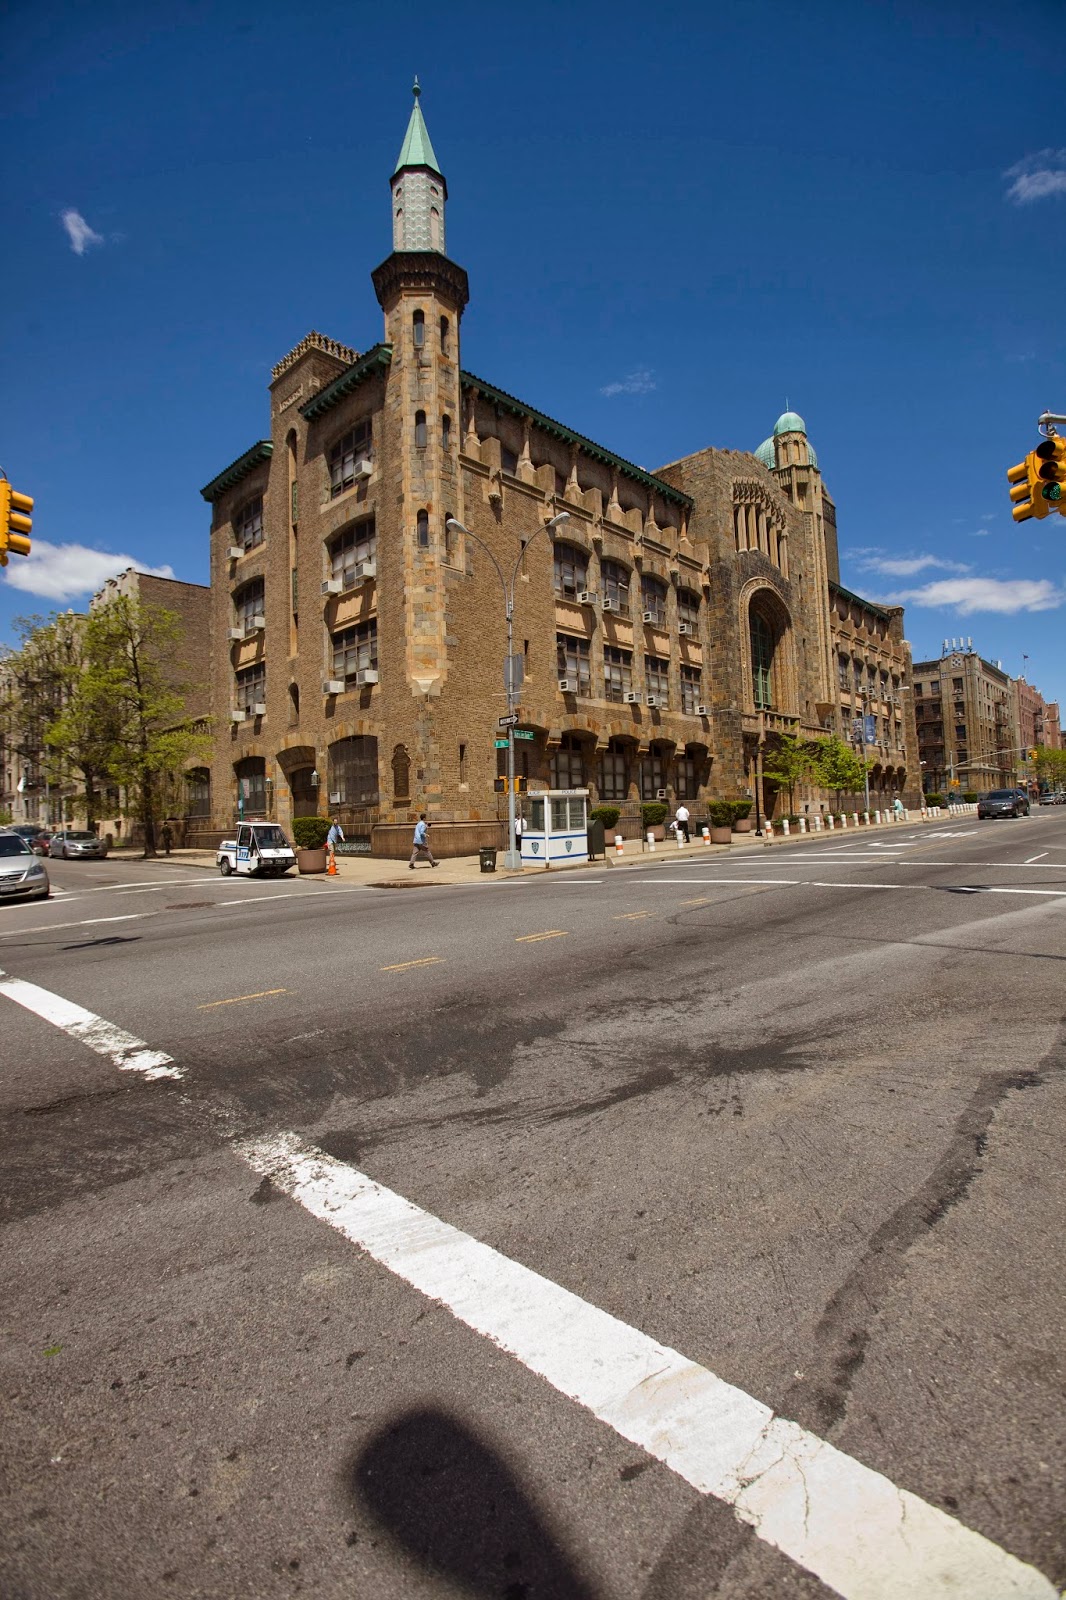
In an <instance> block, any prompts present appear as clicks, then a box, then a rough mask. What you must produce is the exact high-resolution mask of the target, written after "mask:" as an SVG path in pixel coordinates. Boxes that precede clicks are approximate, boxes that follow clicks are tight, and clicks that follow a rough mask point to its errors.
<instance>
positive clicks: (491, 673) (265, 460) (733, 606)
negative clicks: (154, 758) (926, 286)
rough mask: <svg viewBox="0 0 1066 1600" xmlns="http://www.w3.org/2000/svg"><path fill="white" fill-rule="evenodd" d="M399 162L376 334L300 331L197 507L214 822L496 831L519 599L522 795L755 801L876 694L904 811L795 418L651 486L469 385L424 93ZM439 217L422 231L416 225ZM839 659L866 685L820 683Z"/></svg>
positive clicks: (872, 672) (908, 759) (667, 470)
mask: <svg viewBox="0 0 1066 1600" xmlns="http://www.w3.org/2000/svg"><path fill="white" fill-rule="evenodd" d="M416 118H417V121H418V126H416V122H415V119H416ZM404 149H405V151H410V152H411V155H412V164H411V165H405V164H404V160H403V158H402V157H401V162H400V164H399V165H398V167H397V171H396V172H395V173H394V175H393V179H392V194H393V227H394V242H397V243H402V248H396V249H394V251H393V253H392V255H390V256H389V257H388V258H387V260H386V261H384V262H383V263H382V264H381V266H380V267H378V268H377V269H376V271H375V272H374V273H373V281H374V286H375V289H376V292H377V295H378V299H379V302H380V304H381V307H382V310H383V313H384V319H385V326H384V337H383V339H382V342H381V343H379V344H377V345H374V346H373V347H372V348H371V349H369V350H367V351H366V352H365V353H364V354H362V355H360V354H359V353H358V352H356V351H354V350H352V349H349V348H348V347H346V346H343V345H339V344H337V343H336V342H335V341H332V340H328V339H325V338H323V337H322V336H321V335H319V334H314V333H313V334H310V335H308V336H307V338H305V339H304V340H302V341H301V343H300V344H299V345H298V346H297V347H296V348H295V350H293V351H292V352H290V354H289V355H288V356H286V357H285V358H284V359H283V360H282V361H281V362H279V364H278V366H277V367H276V368H275V369H274V379H273V383H272V385H271V428H270V436H269V438H266V439H264V440H261V441H260V442H259V443H258V444H256V445H253V446H252V447H251V449H249V450H247V451H246V452H245V453H244V454H243V455H242V456H240V457H238V459H237V460H236V461H234V462H233V463H232V464H231V465H230V466H229V467H227V468H226V469H225V470H224V471H223V472H221V473H220V474H219V475H218V476H217V477H216V478H215V479H213V480H212V482H211V483H210V484H208V485H207V486H206V488H205V489H204V490H203V494H204V497H205V498H206V499H207V500H208V501H209V502H210V503H211V506H212V526H211V587H212V618H211V633H212V641H213V644H212V652H211V665H212V674H213V677H212V694H213V702H214V707H215V716H216V728H217V737H216V746H215V755H214V760H213V764H212V771H211V811H212V825H213V827H214V828H215V829H217V830H221V829H224V828H228V827H229V826H231V825H232V822H233V820H234V818H235V817H236V816H237V815H238V814H242V815H248V816H250V815H262V814H267V815H270V816H273V817H277V818H278V819H279V820H280V821H282V822H283V823H286V824H287V823H289V822H290V821H291V819H292V818H293V817H294V816H296V815H300V814H311V813H324V812H326V811H327V810H328V811H329V812H331V813H333V814H336V815H338V816H339V817H340V818H341V819H342V821H343V822H344V824H345V826H346V831H348V833H349V834H350V835H351V836H352V837H353V840H354V841H355V842H357V843H358V844H360V845H362V846H363V847H364V848H370V847H371V841H372V840H376V841H377V842H376V844H375V848H384V841H385V840H386V839H394V837H395V830H396V829H397V828H399V827H400V826H401V825H403V826H406V825H407V824H408V823H409V821H410V820H411V819H412V818H413V817H414V816H415V815H417V813H418V812H419V811H421V810H425V811H426V812H427V813H428V814H429V815H430V817H431V818H432V819H433V820H434V821H435V822H436V823H437V824H438V826H437V830H436V832H435V834H434V844H435V848H436V849H440V850H442V851H444V852H445V853H447V850H448V848H449V846H448V826H449V825H450V826H451V827H453V828H454V829H455V837H456V839H458V838H459V837H460V833H459V830H460V829H461V830H462V833H461V837H462V839H463V842H464V848H469V843H470V839H471V837H472V835H471V828H474V830H475V832H476V830H477V829H478V828H480V829H481V830H482V832H481V834H480V835H479V836H480V837H482V838H483V839H484V840H485V841H486V842H489V841H491V842H494V843H495V842H498V841H499V838H500V828H499V819H500V817H501V815H502V814H503V801H502V797H501V796H499V795H498V794H497V793H496V792H495V790H494V780H495V779H496V778H497V776H498V775H499V774H500V773H501V772H502V770H503V762H504V756H505V752H504V751H500V750H497V749H496V747H495V744H494V736H495V735H496V734H497V733H498V728H497V721H498V717H499V715H500V714H501V713H502V712H503V711H504V709H505V706H506V697H505V685H504V678H503V662H504V656H505V654H506V620H505V613H506V597H507V595H508V594H509V593H510V592H511V585H512V582H513V596H514V610H513V629H514V646H513V648H514V654H515V657H516V658H518V659H519V660H520V666H521V672H522V680H523V681H522V686H521V689H520V692H519V696H518V700H519V707H520V727H521V729H522V731H523V732H526V733H529V734H531V735H532V737H531V738H528V739H524V740H522V741H520V742H519V743H518V744H516V755H517V760H518V767H517V770H518V772H519V774H520V775H521V776H524V777H526V778H527V779H528V780H529V781H530V783H531V784H534V785H551V786H553V787H567V788H569V787H575V786H584V785H587V786H588V787H589V788H590V790H591V792H592V798H593V801H594V802H595V801H604V802H609V803H618V804H620V805H621V806H622V808H623V812H624V815H625V818H626V820H627V821H628V822H629V823H631V825H632V826H633V827H634V828H635V827H637V826H639V803H640V801H641V800H654V799H656V798H658V797H662V798H664V799H665V800H666V801H667V803H668V804H671V805H672V804H674V803H675V802H676V801H677V800H679V799H685V800H687V801H688V802H689V804H690V806H693V805H694V808H695V814H696V815H699V814H700V813H701V810H702V806H703V804H704V803H705V802H706V801H707V800H708V799H709V798H710V797H712V796H718V795H743V794H745V793H751V792H752V790H753V788H754V787H755V785H756V784H757V783H758V782H759V781H760V776H759V774H760V760H761V755H762V753H763V752H764V750H765V747H766V742H767V740H772V739H774V738H775V737H777V736H778V735H780V734H783V733H786V732H792V731H794V732H798V733H801V734H802V735H804V736H809V737H815V736H817V735H820V734H822V733H824V732H825V731H826V730H832V731H839V732H842V733H843V734H844V735H845V736H846V737H850V734H851V719H852V713H853V710H854V708H855V706H856V705H857V704H858V703H859V699H860V698H861V696H862V695H868V696H869V699H870V702H871V703H870V704H869V705H868V706H867V709H868V710H870V711H876V713H877V714H878V716H879V719H880V723H879V727H880V729H881V730H882V731H883V739H882V738H880V737H879V739H878V741H877V743H878V749H877V752H876V753H877V755H878V757H879V768H878V781H879V782H880V785H881V787H882V788H883V790H884V792H885V794H886V796H887V795H888V794H889V793H896V792H899V793H902V794H903V795H904V797H905V798H906V799H913V798H915V796H916V794H917V789H918V786H917V770H918V769H917V757H916V745H915V739H914V733H913V720H912V716H911V711H910V705H909V701H908V699H907V691H906V685H907V684H908V683H909V676H910V675H909V651H908V647H907V645H906V642H905V640H904V639H903V632H902V613H899V612H889V611H884V610H882V609H881V608H878V607H876V606H872V605H869V604H868V603H867V602H865V601H862V600H860V599H859V597H857V596H853V595H848V594H847V592H846V591H844V590H841V589H840V588H839V587H838V586H837V584H838V579H839V571H838V563H837V556H836V521H835V508H834V507H833V503H832V500H831V498H830V497H829V495H828V493H827V491H826V490H825V488H824V485H823V484H822V479H821V474H820V472H819V471H818V467H817V460H816V458H815V457H814V452H813V450H812V449H811V448H810V447H809V445H808V443H807V440H806V436H805V432H804V431H803V425H802V421H801V419H799V418H796V417H794V414H792V413H788V414H786V417H785V418H782V419H781V422H782V424H786V426H784V427H781V429H780V433H779V434H777V435H775V439H774V441H772V445H773V450H772V452H771V454H770V455H769V457H767V456H766V455H765V453H764V454H762V455H761V456H760V459H756V455H755V454H748V453H746V452H738V451H732V450H714V449H708V450H704V451H700V452H698V453H697V454H695V455H692V456H688V457H686V458H684V459H683V460H681V461H675V462H673V463H671V464H670V465H669V466H666V467H663V468H662V469H661V470H660V471H658V472H657V473H654V474H652V473H648V472H646V471H644V470H643V469H641V468H639V467H637V466H635V465H634V464H633V463H631V462H628V461H625V460H623V459H622V458H621V457H619V456H617V455H615V454H614V453H613V452H611V451H610V450H607V449H605V448H604V447H602V446H600V445H598V444H596V443H595V442H594V441H592V440H589V439H586V438H584V437H582V436H581V435H579V434H577V433H575V432H574V431H573V430H571V429H569V428H567V427H566V426H564V425H563V424H561V423H559V422H557V421H555V420H554V419H553V418H551V417H548V416H546V415H544V414H542V413H540V412H538V411H536V410H535V409H534V408H532V407H530V406H527V405H525V404H524V403H523V402H522V401H520V400H517V399H516V398H515V397H514V396H512V395H510V394H508V393H507V392H506V391H505V390H502V389H498V388H496V387H495V386H493V385H492V384H489V383H487V382H485V381H483V380H482V379H479V378H477V377H476V376H475V375H474V374H472V373H469V372H466V371H464V370H463V369H462V366H461V362H460V324H461V319H462V316H463V312H464V310H465V307H466V302H467V297H468V285H467V278H466V273H465V272H464V271H463V269H462V268H461V267H459V266H457V265H456V264H455V263H454V262H452V261H450V260H449V259H448V258H447V257H446V256H445V255H444V253H443V239H444V211H443V207H444V200H445V198H446V193H447V191H446V188H445V185H444V180H443V177H442V176H441V174H440V172H439V168H438V167H437V164H436V158H435V156H433V153H432V147H431V146H430V145H429V142H428V135H427V134H425V128H424V123H422V122H421V111H420V109H419V108H418V107H417V105H416V108H415V113H414V115H413V117H412V126H411V127H409V129H408V137H407V140H406V141H405V146H404ZM412 198H413V199H414V200H415V201H416V202H417V205H416V207H415V208H414V209H411V208H410V201H411V200H412ZM437 205H439V207H440V214H439V218H438V219H437V221H436V222H435V223H434V228H435V229H436V230H437V231H435V232H433V233H432V234H431V235H429V236H427V237H426V238H423V236H422V233H418V234H417V237H416V236H415V235H414V234H413V233H411V232H409V231H408V229H409V228H414V226H415V222H416V220H417V218H422V221H424V217H423V215H422V214H423V212H426V208H427V207H429V208H430V210H432V209H433V208H434V207H436V206H437ZM416 211H417V218H416V215H415V212H416ZM398 212H402V213H403V214H402V215H397V213H398ZM427 214H428V213H427ZM418 226H419V227H420V228H421V226H422V222H421V221H419V222H418ZM434 240H439V241H440V242H439V244H438V245H436V246H435V245H434V243H433V241H434ZM427 245H428V247H427ZM796 424H798V427H797V426H796ZM779 427H780V425H779ZM760 451H761V452H765V447H760ZM562 513H565V516H566V521H565V523H564V524H563V525H561V526H558V527H555V528H553V529H552V530H551V534H550V535H549V532H548V531H547V524H548V523H549V522H551V520H552V519H553V518H556V517H558V516H559V515H560V514H562ZM450 521H451V522H453V523H454V526H452V527H449V522H450ZM845 651H846V652H847V655H848V660H849V662H852V661H853V662H854V663H855V664H856V665H855V669H854V670H855V671H856V672H857V671H858V666H859V664H860V663H861V666H862V670H863V673H864V674H865V677H864V681H863V683H862V685H861V686H860V689H859V690H858V691H856V689H855V687H854V684H853V683H852V684H850V685H849V687H848V688H847V689H846V690H845V689H843V688H841V686H840V680H839V677H838V667H837V663H838V661H839V660H840V659H842V656H843V654H844V652H845ZM882 684H883V685H884V694H883V695H882V693H881V689H882ZM874 702H876V703H874ZM803 798H804V803H806V804H808V805H811V804H817V803H819V797H818V796H816V795H813V794H811V792H810V791H807V793H806V794H805V795H804V797H803ZM762 799H763V801H764V803H766V804H768V805H769V806H770V807H771V809H772V808H773V806H774V803H775V797H774V794H773V791H772V788H771V786H769V785H766V786H765V792H763V793H762Z"/></svg>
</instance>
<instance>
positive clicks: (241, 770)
mask: <svg viewBox="0 0 1066 1600" xmlns="http://www.w3.org/2000/svg"><path fill="white" fill-rule="evenodd" d="M233 771H234V776H235V777H236V780H237V816H238V817H239V818H241V819H244V820H247V819H248V818H249V817H265V816H266V814H267V785H266V760H265V758H264V757H263V756H245V757H244V759H243V761H237V762H235V763H234V767H233Z"/></svg>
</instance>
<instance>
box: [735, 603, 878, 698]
mask: <svg viewBox="0 0 1066 1600" xmlns="http://www.w3.org/2000/svg"><path fill="white" fill-rule="evenodd" d="M750 629H751V688H752V696H753V698H754V701H755V709H756V710H757V711H768V710H769V709H770V707H771V706H772V705H773V703H774V690H773V664H774V636H773V633H772V631H771V628H770V624H769V623H768V622H767V620H766V618H765V617H763V616H760V614H759V613H758V612H757V611H752V612H751V614H750ZM855 686H856V689H858V688H860V687H861V686H860V682H859V675H858V673H856V675H855Z"/></svg>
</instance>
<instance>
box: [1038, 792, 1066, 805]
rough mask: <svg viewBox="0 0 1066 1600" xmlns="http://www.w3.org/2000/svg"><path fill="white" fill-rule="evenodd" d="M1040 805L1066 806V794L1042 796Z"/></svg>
mask: <svg viewBox="0 0 1066 1600" xmlns="http://www.w3.org/2000/svg"><path fill="white" fill-rule="evenodd" d="M1040 804H1041V805H1042V806H1066V794H1050V793H1049V794H1042V795H1041V796H1040Z"/></svg>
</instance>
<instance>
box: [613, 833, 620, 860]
mask: <svg viewBox="0 0 1066 1600" xmlns="http://www.w3.org/2000/svg"><path fill="white" fill-rule="evenodd" d="M614 853H615V855H616V856H620V855H621V854H622V835H621V834H620V833H616V834H615V836H614Z"/></svg>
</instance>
